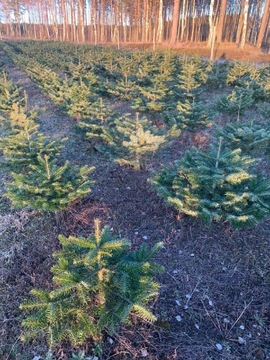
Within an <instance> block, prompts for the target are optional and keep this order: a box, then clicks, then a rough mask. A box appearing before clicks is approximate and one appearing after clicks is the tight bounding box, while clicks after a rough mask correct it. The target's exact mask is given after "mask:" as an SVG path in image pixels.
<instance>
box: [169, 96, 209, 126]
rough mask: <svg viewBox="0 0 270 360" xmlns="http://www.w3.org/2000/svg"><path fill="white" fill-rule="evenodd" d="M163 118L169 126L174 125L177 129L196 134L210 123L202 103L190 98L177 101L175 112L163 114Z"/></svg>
mask: <svg viewBox="0 0 270 360" xmlns="http://www.w3.org/2000/svg"><path fill="white" fill-rule="evenodd" d="M164 118H165V121H166V122H168V123H169V124H170V125H174V124H175V125H176V126H177V127H178V128H179V129H182V130H187V131H190V132H194V131H195V132H196V131H198V130H199V129H200V128H204V127H206V126H207V125H208V124H209V123H210V117H209V116H208V114H207V112H206V111H205V106H204V104H203V102H201V101H195V99H192V98H190V97H187V98H186V100H184V101H178V103H177V105H176V109H175V110H172V111H167V112H164Z"/></svg>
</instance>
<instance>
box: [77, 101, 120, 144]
mask: <svg viewBox="0 0 270 360" xmlns="http://www.w3.org/2000/svg"><path fill="white" fill-rule="evenodd" d="M87 111H88V117H87V118H84V119H81V120H80V121H79V123H78V125H79V127H80V128H81V129H83V130H84V131H85V132H86V136H87V137H88V138H89V139H102V138H103V133H104V129H106V128H108V127H109V126H110V125H111V123H112V122H113V116H114V113H113V111H112V110H111V108H110V107H109V105H108V104H106V103H104V101H103V100H102V98H99V99H98V100H97V101H95V102H93V103H92V104H91V105H89V107H88V110H87Z"/></svg>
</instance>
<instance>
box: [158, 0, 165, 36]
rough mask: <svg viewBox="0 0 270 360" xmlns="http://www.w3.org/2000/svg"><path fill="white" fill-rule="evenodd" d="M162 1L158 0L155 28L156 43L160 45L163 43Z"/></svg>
mask: <svg viewBox="0 0 270 360" xmlns="http://www.w3.org/2000/svg"><path fill="white" fill-rule="evenodd" d="M163 31H164V24H163V0H159V9H158V27H157V42H159V43H162V41H163Z"/></svg>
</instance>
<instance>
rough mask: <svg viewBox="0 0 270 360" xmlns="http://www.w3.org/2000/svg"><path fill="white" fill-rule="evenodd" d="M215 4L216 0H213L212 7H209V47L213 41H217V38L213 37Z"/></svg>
mask: <svg viewBox="0 0 270 360" xmlns="http://www.w3.org/2000/svg"><path fill="white" fill-rule="evenodd" d="M214 4H215V0H211V3H210V9H209V35H208V43H207V45H208V47H211V46H212V43H213V41H215V39H213V37H214V26H215V24H214V21H213V17H214Z"/></svg>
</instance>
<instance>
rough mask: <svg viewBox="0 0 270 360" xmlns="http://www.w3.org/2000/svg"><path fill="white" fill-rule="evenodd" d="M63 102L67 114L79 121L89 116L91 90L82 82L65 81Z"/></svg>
mask: <svg viewBox="0 0 270 360" xmlns="http://www.w3.org/2000/svg"><path fill="white" fill-rule="evenodd" d="M64 87H65V100H64V107H65V109H66V110H67V113H68V114H69V115H70V116H72V117H75V119H77V120H79V119H81V118H84V117H88V116H89V112H88V109H89V106H90V104H91V101H90V100H91V96H92V95H93V93H92V91H91V89H90V88H89V87H88V86H87V85H86V84H85V83H84V82H83V81H82V78H80V80H79V81H73V79H69V80H65V82H64Z"/></svg>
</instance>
